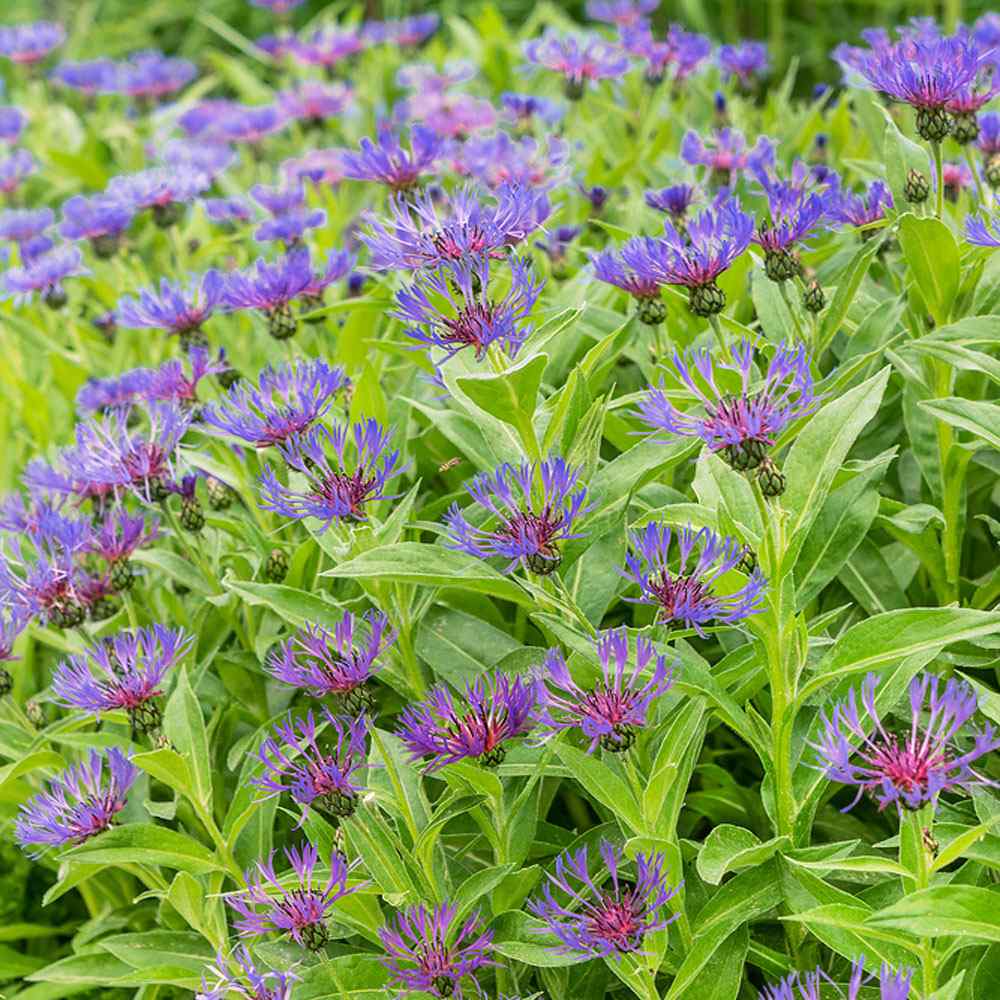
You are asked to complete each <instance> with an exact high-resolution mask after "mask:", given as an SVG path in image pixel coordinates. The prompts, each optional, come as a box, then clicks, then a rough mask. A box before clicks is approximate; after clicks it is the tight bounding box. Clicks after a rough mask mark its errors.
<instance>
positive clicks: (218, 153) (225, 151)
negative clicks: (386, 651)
mask: <svg viewBox="0 0 1000 1000" xmlns="http://www.w3.org/2000/svg"><path fill="white" fill-rule="evenodd" d="M159 158H160V159H161V160H162V161H163V162H164V163H165V164H166V165H167V166H168V167H176V168H178V169H179V170H184V171H194V172H196V173H202V174H204V175H205V176H206V177H209V178H213V179H214V178H215V177H217V176H218V175H219V174H221V173H222V172H223V171H224V170H225V169H226V168H227V167H229V166H230V165H231V164H232V163H233V161H234V160H235V159H236V152H235V150H234V149H233V148H232V147H231V146H227V145H226V144H225V143H221V142H193V141H191V140H190V139H172V140H171V141H170V142H168V143H167V144H166V146H164V147H163V152H162V153H160V154H159Z"/></svg>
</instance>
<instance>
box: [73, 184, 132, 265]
mask: <svg viewBox="0 0 1000 1000" xmlns="http://www.w3.org/2000/svg"><path fill="white" fill-rule="evenodd" d="M134 216H135V210H134V209H133V207H132V206H131V205H127V204H125V203H124V202H122V201H119V200H118V199H116V198H111V197H109V196H108V195H101V194H99V195H96V196H95V197H93V198H85V197H84V196H83V195H79V194H78V195H74V196H73V197H72V198H70V199H69V200H68V201H66V202H64V203H63V206H62V217H63V221H62V223H61V224H60V226H59V232H60V233H61V235H62V236H63V238H64V239H67V240H90V243H91V245H92V246H93V248H94V251H95V253H97V255H98V256H99V257H107V256H110V255H111V254H112V253H114V251H115V250H116V249H117V248H118V243H119V240H120V238H121V234H122V233H123V232H125V230H126V229H128V227H129V225H131V223H132V219H133V217H134Z"/></svg>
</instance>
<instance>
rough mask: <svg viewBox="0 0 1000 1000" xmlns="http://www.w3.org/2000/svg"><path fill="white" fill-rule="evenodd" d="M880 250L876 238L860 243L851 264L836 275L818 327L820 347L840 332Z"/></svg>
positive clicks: (880, 245) (878, 240) (880, 242)
mask: <svg viewBox="0 0 1000 1000" xmlns="http://www.w3.org/2000/svg"><path fill="white" fill-rule="evenodd" d="M881 249H882V240H881V239H879V238H878V236H876V237H875V239H872V240H868V241H867V242H866V243H862V244H861V247H860V248H859V249H858V250H857V252H856V253H855V254H854V256H853V257H852V258H851V262H850V263H849V264H848V265H847V267H846V268H845V269H844V270H843V271H841V272H840V274H838V275H837V290H836V291H835V292H834V293H833V299H832V300H831V302H830V305H829V308H828V309H827V310H826V313H825V314H824V315H823V322H822V325H821V327H820V337H819V343H820V344H821V345H824V344H829V343H830V341H832V340H833V338H834V337H835V336H836V335H837V331H838V330H840V327H841V326H842V324H843V322H844V320H845V318H846V317H847V311H848V309H850V307H851V304H852V303H853V302H854V300H855V296H856V295H857V294H858V289H859V288H860V287H861V282H862V281H864V279H865V275H866V274H867V273H868V269H869V268H870V267H871V263H872V261H873V260H874V259H875V257H876V256H877V255H878V252H879V250H881Z"/></svg>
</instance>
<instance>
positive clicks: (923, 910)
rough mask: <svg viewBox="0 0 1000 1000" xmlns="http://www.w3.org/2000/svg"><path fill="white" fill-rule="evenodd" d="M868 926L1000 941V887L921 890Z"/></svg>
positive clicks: (879, 914) (882, 912) (875, 917)
mask: <svg viewBox="0 0 1000 1000" xmlns="http://www.w3.org/2000/svg"><path fill="white" fill-rule="evenodd" d="M866 923H867V924H870V925H873V926H875V927H878V928H891V929H895V930H900V931H904V932H906V933H907V934H913V935H916V936H918V937H931V938H933V937H968V938H977V939H980V940H984V941H1000V887H995V888H993V889H984V888H980V887H979V886H973V885H941V886H933V887H932V888H930V889H920V890H918V891H917V892H914V893H911V894H910V895H908V896H905V897H904V898H903V899H900V900H899V901H897V902H895V903H893V904H892V905H891V906H887V907H885V908H884V909H882V910H879V911H878V912H877V913H873V914H871V916H869V917H868V920H867V921H866Z"/></svg>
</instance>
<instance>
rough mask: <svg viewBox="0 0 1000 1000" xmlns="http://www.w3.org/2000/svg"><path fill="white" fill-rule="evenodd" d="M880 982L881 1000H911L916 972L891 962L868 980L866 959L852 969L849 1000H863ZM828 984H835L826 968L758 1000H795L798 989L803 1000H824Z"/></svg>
mask: <svg viewBox="0 0 1000 1000" xmlns="http://www.w3.org/2000/svg"><path fill="white" fill-rule="evenodd" d="M876 978H877V979H878V987H879V1000H908V998H909V996H910V984H911V982H912V980H913V969H910V968H907V967H905V966H900V967H899V969H898V970H897V969H894V968H893V967H892V966H891V965H889V964H888V963H887V962H883V963H882V965H881V967H880V968H879V971H878V973H877V974H875V973H872V974H871V975H869V976H866V975H865V956H864V955H862V956H861V957H860V958H859V959H858V960H857V961H855V962H853V963H852V965H851V979H850V982H849V983H848V985H847V997H846V1000H859V998H860V997H861V989H862V987H863V986H864V985H865V984H866V983H868V982H871V981H872V980H874V979H876ZM824 980H825V981H826V982H829V983H832V982H833V980H832V979H830V977H829V976H828V975H827V974H826V973H825V972H824V971H823V970H822V968H816V969H814V970H812V971H810V972H793V973H792V974H791V975H789V976H786V977H785V978H784V979H782V980H781V981H780V982H778V983H773V984H770V985H768V986H765V987H764V989H763V991H762V992H761V993H759V994H758V1000H795V998H796V989H797V990H798V997H799V998H800V1000H820V988H821V985H822V983H823V981H824ZM866 995H867V994H866ZM841 996H843V994H841Z"/></svg>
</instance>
